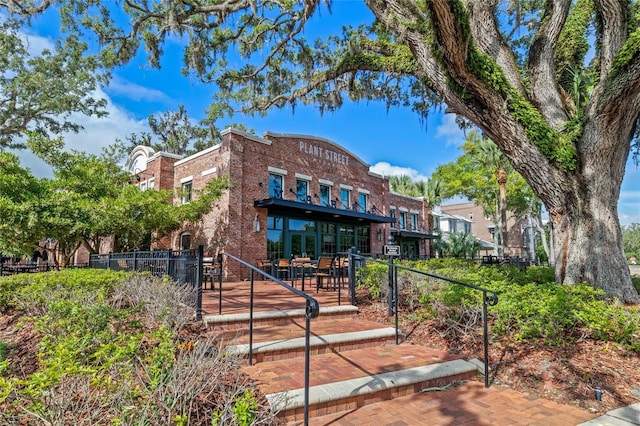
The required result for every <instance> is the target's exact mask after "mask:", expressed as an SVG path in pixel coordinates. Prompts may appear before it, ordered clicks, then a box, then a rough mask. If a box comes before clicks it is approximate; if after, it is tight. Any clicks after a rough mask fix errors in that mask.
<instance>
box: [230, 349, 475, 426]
mask: <svg viewBox="0 0 640 426" xmlns="http://www.w3.org/2000/svg"><path fill="white" fill-rule="evenodd" d="M310 364H311V365H310V372H309V377H310V388H309V416H310V417H316V416H322V415H326V414H330V413H336V412H340V411H345V410H351V409H354V408H357V407H362V406H364V405H368V404H371V403H375V402H377V401H382V400H387V399H392V398H395V397H398V396H403V395H408V394H413V393H417V392H420V391H422V390H423V389H424V388H429V387H434V386H438V387H439V386H444V385H447V384H449V383H452V382H455V381H461V380H468V379H470V378H472V377H474V376H475V375H476V371H477V368H476V366H475V365H474V364H472V363H469V362H467V361H464V360H462V359H460V357H457V356H454V355H451V354H448V353H446V352H445V351H440V350H436V349H432V348H427V347H423V346H416V345H409V344H403V345H399V346H396V345H387V346H379V347H375V348H366V349H356V350H352V351H347V352H341V353H335V352H331V353H325V354H319V355H314V356H313V357H312V358H311V362H310ZM243 369H244V371H245V372H246V373H247V374H249V375H250V376H251V377H252V378H253V379H254V380H255V381H256V383H257V385H258V387H259V388H260V390H261V391H262V392H263V393H264V394H265V395H267V399H268V400H269V403H270V405H271V407H272V409H274V411H278V412H279V414H278V415H279V416H280V417H282V418H283V419H285V420H286V421H295V420H301V419H302V418H303V417H304V358H293V359H286V360H279V361H267V362H262V363H258V364H255V365H253V366H247V367H244V368H243Z"/></svg>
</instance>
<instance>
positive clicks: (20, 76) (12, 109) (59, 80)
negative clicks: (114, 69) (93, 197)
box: [0, 13, 107, 150]
mask: <svg viewBox="0 0 640 426" xmlns="http://www.w3.org/2000/svg"><path fill="white" fill-rule="evenodd" d="M18 28H19V24H18V22H17V21H15V20H13V19H10V18H9V17H7V15H5V14H4V13H3V19H2V22H0V63H1V64H2V66H1V67H0V123H2V126H0V150H2V149H3V148H24V147H25V145H24V142H23V141H22V140H20V138H21V137H22V136H23V134H24V133H25V132H26V131H28V130H29V131H33V132H37V133H38V134H40V135H47V134H48V135H50V134H59V133H62V132H65V131H73V132H78V131H79V130H80V129H82V126H80V125H79V124H77V123H75V122H74V121H73V120H72V117H71V114H72V113H80V114H83V115H87V116H90V115H97V116H103V115H105V114H106V112H105V106H106V101H105V100H104V99H95V98H94V97H92V96H91V95H90V93H91V92H92V91H94V90H95V89H96V88H97V87H98V85H99V83H100V82H101V81H104V80H105V79H106V77H107V74H104V75H100V70H101V65H100V63H99V62H98V61H97V59H96V58H95V57H94V56H90V55H86V50H87V44H86V43H84V42H81V41H80V40H79V39H78V37H77V36H76V35H70V36H68V37H67V38H66V39H64V38H61V39H60V40H59V41H58V42H57V43H55V45H51V46H49V47H47V48H45V49H44V50H42V51H41V52H33V51H29V49H28V44H27V43H28V39H26V38H25V37H24V35H22V34H20V32H19V30H18Z"/></svg>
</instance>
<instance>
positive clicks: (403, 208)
mask: <svg viewBox="0 0 640 426" xmlns="http://www.w3.org/2000/svg"><path fill="white" fill-rule="evenodd" d="M398 210H400V211H401V212H405V213H408V212H409V209H408V208H406V207H400V208H399V209H398Z"/></svg>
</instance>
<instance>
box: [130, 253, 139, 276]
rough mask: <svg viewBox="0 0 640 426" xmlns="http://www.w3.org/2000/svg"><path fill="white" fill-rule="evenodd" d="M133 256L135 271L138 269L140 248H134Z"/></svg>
mask: <svg viewBox="0 0 640 426" xmlns="http://www.w3.org/2000/svg"><path fill="white" fill-rule="evenodd" d="M132 257H133V265H131V266H132V268H133V270H134V271H137V270H138V249H134V250H133V255H132Z"/></svg>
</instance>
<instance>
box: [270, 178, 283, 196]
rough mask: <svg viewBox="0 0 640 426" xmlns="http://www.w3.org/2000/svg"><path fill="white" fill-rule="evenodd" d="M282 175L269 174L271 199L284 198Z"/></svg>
mask: <svg viewBox="0 0 640 426" xmlns="http://www.w3.org/2000/svg"><path fill="white" fill-rule="evenodd" d="M282 180H283V179H282V175H278V174H275V173H269V197H271V198H282Z"/></svg>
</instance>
